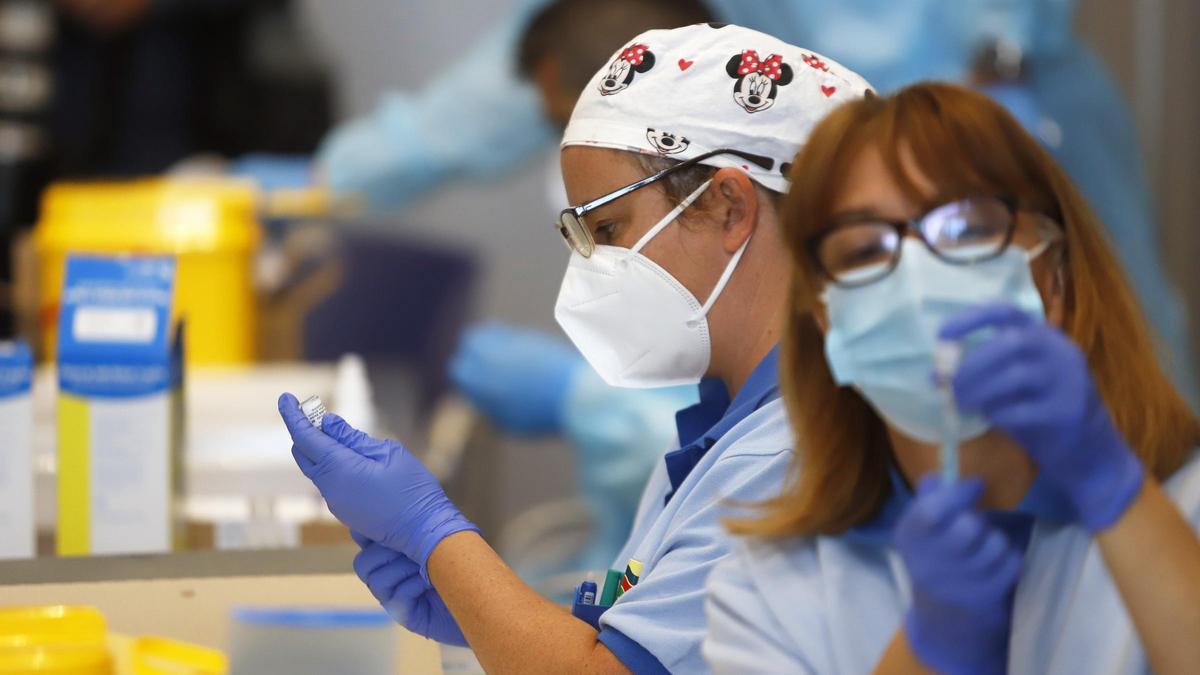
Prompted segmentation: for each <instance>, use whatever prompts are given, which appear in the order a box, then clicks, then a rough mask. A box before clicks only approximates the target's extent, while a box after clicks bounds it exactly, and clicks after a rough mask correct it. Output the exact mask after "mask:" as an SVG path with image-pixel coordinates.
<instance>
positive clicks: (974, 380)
mask: <svg viewBox="0 0 1200 675" xmlns="http://www.w3.org/2000/svg"><path fill="white" fill-rule="evenodd" d="M981 329H991V330H992V331H994V332H993V334H992V335H991V336H990V337H989V338H988V339H987V340H986V341H985V342H983V343H982V344H980V345H979V346H978V347H975V348H972V349H970V350H968V352H967V354H966V356H965V357H964V358H963V362H962V365H961V367H960V368H959V370H958V373H957V374H956V375H955V377H954V382H953V385H954V395H955V398H956V399H957V401H958V405H959V407H961V408H962V409H964V410H968V411H976V410H977V411H979V412H981V413H982V414H983V416H984V417H985V418H987V420H988V421H989V422H990V423H991V424H992V425H994V426H995V427H996V428H998V429H1000V430H1002V431H1004V432H1006V433H1008V434H1009V435H1010V436H1011V437H1012V438H1013V439H1014V440H1016V441H1017V443H1019V444H1021V445H1022V446H1023V447H1024V448H1025V450H1026V452H1028V453H1029V454H1030V456H1031V457H1032V458H1033V460H1034V461H1035V462H1036V463H1037V464H1038V466H1039V468H1040V469H1041V471H1043V472H1044V473H1045V475H1046V478H1047V479H1049V480H1050V481H1051V482H1052V483H1053V484H1054V485H1055V486H1057V487H1058V489H1059V490H1061V491H1062V492H1063V494H1064V495H1066V496H1067V498H1068V499H1069V500H1070V501H1071V503H1072V504H1073V506H1074V508H1075V512H1076V516H1077V517H1078V519H1079V521H1080V522H1081V523H1082V524H1083V525H1084V526H1085V527H1087V528H1088V529H1089V530H1091V531H1092V532H1099V531H1102V530H1105V529H1107V528H1108V527H1110V526H1111V525H1112V524H1113V523H1115V522H1116V521H1117V520H1118V519H1119V518H1120V517H1121V515H1122V514H1123V513H1124V512H1125V510H1126V509H1127V508H1128V507H1129V505H1130V504H1131V503H1132V502H1133V500H1134V498H1136V497H1137V494H1138V492H1139V490H1140V489H1141V486H1142V481H1143V478H1144V473H1145V472H1144V469H1143V468H1142V464H1141V462H1140V460H1138V458H1137V456H1136V455H1134V453H1133V451H1132V450H1130V448H1129V446H1128V445H1127V444H1126V443H1125V440H1124V439H1123V438H1122V437H1121V434H1120V433H1119V432H1118V431H1117V429H1116V427H1115V426H1114V425H1113V422H1112V418H1111V417H1110V416H1109V414H1108V409H1107V407H1106V406H1105V404H1104V401H1103V399H1101V398H1100V395H1099V393H1098V392H1097V391H1096V386H1095V383H1094V382H1093V381H1092V376H1091V372H1090V371H1089V369H1088V363H1087V359H1086V358H1085V357H1084V355H1083V352H1082V351H1081V350H1080V349H1079V347H1078V346H1076V345H1075V343H1074V342H1072V341H1071V339H1070V338H1068V337H1067V336H1066V335H1064V334H1063V333H1062V332H1061V331H1059V330H1058V329H1056V328H1054V327H1053V326H1050V325H1047V324H1045V323H1043V322H1041V321H1039V320H1037V319H1035V318H1034V317H1031V316H1030V315H1029V314H1026V313H1025V312H1023V311H1021V310H1019V309H1017V308H1016V307H1013V306H1011V305H1006V304H993V305H985V306H982V307H979V308H976V309H973V310H970V311H968V312H964V313H963V314H961V315H959V316H957V317H955V318H953V319H951V320H950V321H949V322H947V323H946V325H944V326H943V327H942V329H941V331H940V332H939V338H941V339H943V340H962V339H963V338H965V337H966V336H967V335H969V334H970V333H973V332H975V331H978V330H981Z"/></svg>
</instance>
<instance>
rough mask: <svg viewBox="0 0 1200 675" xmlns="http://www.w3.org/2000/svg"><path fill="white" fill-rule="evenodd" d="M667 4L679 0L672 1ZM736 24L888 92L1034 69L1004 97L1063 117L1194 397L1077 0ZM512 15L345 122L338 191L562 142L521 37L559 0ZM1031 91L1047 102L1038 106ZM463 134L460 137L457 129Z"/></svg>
mask: <svg viewBox="0 0 1200 675" xmlns="http://www.w3.org/2000/svg"><path fill="white" fill-rule="evenodd" d="M664 1H666V0H664ZM706 3H707V4H708V5H709V7H710V8H711V9H712V10H713V12H714V13H715V14H716V15H717V16H718V17H719V19H720V20H722V21H729V22H732V23H735V24H739V25H743V26H749V27H751V28H755V29H758V30H761V31H764V32H767V33H770V34H771V35H774V36H776V37H778V38H780V39H783V40H785V41H787V42H791V43H793V44H802V45H806V46H808V47H811V48H812V49H815V50H817V51H819V52H821V53H823V54H828V55H829V56H831V57H833V58H835V59H837V60H839V61H840V62H841V63H844V64H846V66H847V67H849V68H852V69H854V70H855V71H856V72H858V73H861V74H862V75H863V76H864V77H866V78H867V79H868V80H869V81H871V82H872V83H874V85H875V86H876V87H877V88H878V89H879V90H880V91H891V90H893V89H895V88H897V87H900V86H903V85H906V84H910V83H912V82H915V81H918V80H925V79H943V80H951V81H960V82H965V81H967V80H968V79H969V77H970V76H971V74H972V66H973V63H974V62H975V60H976V58H977V56H978V55H979V53H980V51H981V50H983V49H985V48H991V47H993V46H996V45H1002V47H1003V51H1004V53H1005V54H1006V55H1007V58H1009V59H1015V60H1016V61H1017V62H1019V63H1020V64H1022V69H1023V71H1024V73H1025V75H1024V77H1023V78H1022V80H1021V81H1020V83H1019V85H1020V88H1021V89H1020V90H1019V91H1016V92H1014V91H1012V90H1011V89H1009V88H1000V87H995V86H992V85H990V84H989V90H991V91H996V92H997V94H998V95H1000V96H1001V97H1002V99H1003V100H1004V101H1011V102H1014V103H1016V104H1018V105H1020V106H1021V107H1022V109H1025V108H1027V107H1029V106H1027V105H1026V104H1027V102H1032V104H1033V107H1034V108H1036V109H1037V110H1038V113H1037V115H1036V116H1035V117H1033V118H1032V119H1031V121H1036V122H1037V123H1038V125H1039V129H1038V130H1037V131H1038V132H1039V133H1040V132H1041V128H1040V127H1042V126H1044V125H1043V124H1042V121H1043V120H1044V121H1046V122H1047V123H1048V124H1049V125H1051V126H1053V127H1055V128H1056V132H1055V133H1054V135H1053V139H1052V140H1053V150H1054V153H1055V156H1056V157H1057V158H1058V160H1059V161H1060V162H1061V163H1062V166H1063V167H1064V168H1065V169H1066V171H1067V173H1068V174H1069V175H1070V176H1071V178H1072V179H1073V180H1074V181H1075V183H1076V184H1077V185H1079V186H1080V189H1081V191H1082V192H1083V195H1084V196H1085V197H1086V198H1087V199H1089V200H1090V202H1091V203H1092V205H1093V207H1094V208H1095V209H1096V211H1097V213H1098V215H1099V216H1100V220H1101V221H1102V222H1103V223H1104V224H1105V225H1106V226H1107V227H1108V230H1109V233H1110V235H1111V236H1112V238H1113V240H1114V243H1115V245H1116V250H1117V252H1118V254H1119V255H1120V258H1121V262H1122V263H1123V264H1124V266H1125V270H1126V272H1127V273H1128V274H1129V275H1130V278H1131V279H1132V280H1133V286H1134V289H1135V290H1136V292H1137V294H1138V297H1139V298H1141V300H1142V303H1143V306H1144V307H1145V309H1146V312H1147V313H1148V314H1149V316H1150V320H1151V322H1152V323H1153V324H1154V326H1155V328H1156V329H1157V330H1158V333H1159V335H1160V337H1161V338H1162V340H1163V342H1164V344H1165V351H1164V353H1163V355H1162V356H1163V358H1164V359H1165V360H1166V361H1169V363H1170V366H1171V367H1170V373H1171V375H1172V377H1173V378H1174V380H1175V382H1176V384H1177V385H1178V386H1180V387H1182V388H1183V389H1184V391H1185V393H1187V394H1188V395H1189V396H1191V397H1192V398H1193V399H1195V398H1196V396H1195V389H1194V387H1195V382H1194V380H1193V378H1194V367H1193V362H1192V355H1191V350H1190V346H1189V344H1190V343H1189V338H1188V320H1187V312H1186V311H1185V307H1184V305H1183V303H1182V300H1181V298H1180V297H1179V295H1178V293H1177V292H1176V290H1175V289H1174V288H1173V287H1172V286H1171V284H1170V283H1169V282H1168V280H1167V277H1166V274H1165V273H1164V271H1163V265H1162V262H1161V256H1160V255H1159V250H1158V232H1159V227H1158V221H1157V218H1156V217H1155V214H1154V210H1153V208H1152V205H1151V201H1150V194H1149V191H1148V189H1147V185H1146V177H1145V175H1144V173H1143V170H1142V168H1141V163H1142V159H1141V153H1140V150H1139V148H1138V143H1137V135H1136V130H1135V129H1134V126H1133V121H1132V118H1131V116H1130V114H1129V110H1128V106H1127V105H1126V104H1125V102H1124V99H1123V98H1122V96H1121V95H1120V93H1119V91H1118V89H1117V87H1116V86H1115V85H1114V83H1113V82H1112V80H1111V78H1110V77H1109V75H1108V74H1107V72H1106V70H1105V68H1104V66H1103V65H1102V64H1101V63H1100V61H1099V59H1098V58H1097V57H1096V56H1095V54H1094V53H1093V52H1092V51H1091V49H1089V48H1088V47H1087V46H1086V45H1085V44H1083V42H1082V41H1080V40H1079V39H1078V38H1077V37H1076V36H1075V34H1074V33H1073V29H1072V25H1071V24H1072V19H1073V16H1074V6H1075V2H1074V0H1018V1H1013V0H894V1H892V2H880V1H879V0H839V1H838V2H829V1H828V0H755V1H754V2H746V1H745V0H706ZM515 4H516V9H515V10H514V11H513V13H512V14H511V15H510V17H509V19H508V20H507V21H506V22H505V23H502V24H501V25H499V26H497V27H496V28H495V29H493V30H492V32H491V33H490V34H488V35H487V36H486V37H485V38H483V39H482V40H480V41H478V42H477V43H476V44H475V45H474V46H473V47H471V48H470V49H468V50H467V51H466V52H465V53H464V54H463V56H462V57H461V58H460V60H459V61H457V62H456V63H454V64H453V65H451V66H449V67H448V68H447V69H446V71H445V72H442V73H439V74H438V75H437V77H434V78H432V79H431V80H430V82H429V84H427V85H426V86H424V87H422V88H421V89H418V90H415V91H409V92H403V93H401V92H392V93H389V94H387V95H386V96H384V97H383V98H382V99H381V101H380V103H379V104H378V105H377V106H376V108H375V109H374V110H373V111H372V112H371V113H370V114H369V115H367V116H364V117H362V118H359V119H356V120H352V121H350V122H347V123H345V124H343V125H342V126H340V127H339V128H338V129H336V130H335V131H334V132H333V133H332V134H331V135H330V136H329V137H328V138H327V139H326V140H325V142H324V143H323V145H322V148H321V151H320V152H319V154H318V157H317V160H318V164H319V165H320V166H321V167H322V172H323V174H324V175H325V177H326V178H327V180H328V181H329V184H330V186H331V187H332V188H333V189H334V190H336V191H339V192H352V193H362V194H366V195H367V196H368V201H369V202H370V204H371V205H372V206H373V207H374V208H376V209H388V208H400V207H403V206H406V205H408V204H411V203H412V202H413V201H414V200H415V199H417V198H419V197H420V196H422V195H425V194H427V193H428V192H429V191H430V190H432V189H433V188H435V187H437V186H439V185H443V184H445V183H446V182H447V181H450V180H453V179H464V178H465V179H477V178H482V177H488V176H495V175H497V174H500V173H502V172H504V171H507V170H510V169H512V168H513V167H515V166H518V165H520V163H521V162H523V161H525V160H528V159H529V158H531V157H532V156H533V155H534V154H536V153H537V152H538V151H540V150H541V149H543V148H545V147H546V146H547V145H548V144H549V143H550V142H551V139H552V138H553V137H554V128H553V124H552V123H551V122H550V121H549V120H548V118H547V117H546V116H545V115H544V114H542V110H543V108H542V105H541V101H540V99H539V96H538V92H537V90H536V89H535V87H534V86H532V83H529V82H523V81H521V79H520V77H519V76H518V69H517V68H515V67H514V53H515V52H516V50H515V49H514V46H515V45H516V43H517V41H518V36H519V35H520V33H521V28H522V26H523V25H525V23H526V22H527V21H528V20H529V17H530V16H531V15H532V14H533V13H534V12H535V11H536V10H537V8H538V7H540V6H542V5H544V4H546V0H522V1H521V2H518V3H515ZM1030 99H1032V101H1030ZM447 128H449V129H454V133H453V134H445V133H442V130H443V129H447Z"/></svg>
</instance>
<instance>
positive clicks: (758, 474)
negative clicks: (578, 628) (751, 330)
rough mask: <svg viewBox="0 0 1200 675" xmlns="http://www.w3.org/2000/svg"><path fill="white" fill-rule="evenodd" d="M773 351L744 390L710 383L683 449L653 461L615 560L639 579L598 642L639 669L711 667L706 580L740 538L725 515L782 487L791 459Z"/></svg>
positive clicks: (680, 424) (686, 421)
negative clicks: (634, 565) (703, 648)
mask: <svg viewBox="0 0 1200 675" xmlns="http://www.w3.org/2000/svg"><path fill="white" fill-rule="evenodd" d="M778 367H779V353H778V348H775V349H773V350H771V352H769V353H768V354H767V355H766V356H765V357H764V358H763V360H762V361H761V362H760V363H759V365H758V366H757V367H756V368H755V370H754V371H753V373H751V375H750V377H749V378H748V379H747V380H746V383H745V384H744V385H743V386H742V388H741V390H740V391H739V392H738V393H737V396H735V397H734V398H733V400H732V401H730V400H729V397H728V395H727V394H726V392H725V389H724V387H723V386H722V385H721V383H720V382H719V381H714V380H705V381H704V382H702V383H701V387H700V402H699V403H697V404H696V405H694V406H691V407H689V408H685V409H683V410H681V411H679V413H678V414H677V415H676V426H677V429H678V431H679V438H680V441H681V443H680V447H679V448H678V449H677V450H674V451H672V452H670V453H668V454H667V455H666V457H665V461H663V462H662V463H660V464H659V465H658V466H657V467H655V471H654V473H653V474H652V475H651V477H650V481H649V484H648V485H647V486H646V491H645V492H644V493H643V495H642V500H641V504H640V506H639V508H638V515H637V518H636V519H635V521H634V525H633V531H632V534H631V535H630V538H629V540H628V542H627V543H626V545H625V548H624V550H622V552H621V554H620V555H619V556H618V558H617V560H616V561H615V562H614V563H613V568H614V569H620V570H624V569H625V568H626V566H627V565H629V562H630V560H635V561H637V562H639V563H641V566H642V571H641V574H640V576H639V581H638V583H637V585H636V586H634V587H633V588H632V589H630V590H629V591H627V592H626V593H625V594H624V595H622V596H621V597H620V598H619V599H618V600H617V602H616V603H615V604H614V605H613V606H612V608H611V609H609V610H608V611H607V612H605V613H604V615H603V616H602V617H601V618H600V636H599V640H600V641H601V642H603V643H604V644H605V645H606V646H607V647H608V648H609V649H610V650H611V651H612V652H613V654H615V655H616V656H617V658H618V659H620V660H621V662H622V663H624V664H625V666H626V667H627V668H629V669H630V670H631V671H633V672H635V673H664V672H687V673H696V672H707V670H708V668H707V666H706V664H705V663H704V659H703V658H702V656H701V654H700V645H701V643H702V641H703V639H704V635H705V632H706V625H705V621H704V584H705V581H706V580H707V578H708V574H709V572H710V571H711V570H712V569H713V567H714V566H715V565H716V564H717V562H718V561H720V560H721V559H723V558H725V557H726V556H727V555H729V553H730V552H731V551H732V548H733V542H732V540H731V538H730V537H729V535H728V533H727V532H726V531H725V529H724V527H723V525H722V523H721V521H722V519H724V518H726V517H729V516H736V515H746V514H747V512H746V511H745V510H739V508H738V507H736V506H735V504H737V503H741V504H748V503H754V502H759V501H762V500H764V499H767V498H770V497H772V496H774V495H776V494H778V492H779V489H780V486H781V484H782V482H783V479H784V477H785V476H786V474H787V471H788V466H789V465H790V463H791V458H792V454H793V453H792V432H791V427H790V425H789V424H788V420H787V414H786V412H785V410H784V407H783V402H782V401H781V400H780V399H779V378H778Z"/></svg>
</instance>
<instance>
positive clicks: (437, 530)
mask: <svg viewBox="0 0 1200 675" xmlns="http://www.w3.org/2000/svg"><path fill="white" fill-rule="evenodd" d="M459 532H474V533H476V534H479V535H480V536H482V533H481V532H480V531H479V527H478V526H477V525H475V523H472V522H471V521H469V520H467V519H466V518H465V517H463V515H462V514H461V513H459V512H458V511H457V510H455V511H454V512H453V513H452V514H451V515H450V517H449V518H447V519H446V520H444V521H443V522H441V523H439V524H438V525H436V526H434V527H431V528H429V530H428V531H427V535H428V536H426V537H424V540H425V541H424V543H423V545H422V546H421V555H420V558H419V559H417V560H416V562H417V564H419V565H420V566H421V579H423V580H424V581H425V583H426V584H428V586H429V587H430V588H433V582H432V581H430V580H429V556H431V555H433V550H434V549H435V548H437V546H438V544H440V543H442V540H443V539H445V538H446V537H449V536H450V535H452V534H458V533H459Z"/></svg>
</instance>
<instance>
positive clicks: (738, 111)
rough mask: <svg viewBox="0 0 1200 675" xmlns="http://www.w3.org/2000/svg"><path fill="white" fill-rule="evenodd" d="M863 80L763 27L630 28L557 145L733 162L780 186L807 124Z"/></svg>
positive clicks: (856, 94)
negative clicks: (722, 151) (636, 31)
mask: <svg viewBox="0 0 1200 675" xmlns="http://www.w3.org/2000/svg"><path fill="white" fill-rule="evenodd" d="M869 90H870V85H869V84H867V81H866V80H864V79H863V78H861V77H859V76H858V75H857V74H855V73H854V72H852V71H850V70H848V69H847V68H845V67H843V66H842V65H840V64H838V63H836V62H834V61H832V60H830V59H827V58H825V57H824V56H821V55H820V54H816V53H814V52H810V51H808V50H805V49H801V48H799V47H794V46H792V45H790V44H788V43H786V42H783V41H781V40H778V39H776V38H773V37H771V36H770V35H767V34H765V33H760V32H758V31H754V30H750V29H749V28H743V27H741V26H734V25H727V24H718V23H711V24H696V25H694V26H686V27H684V28H675V29H671V30H651V31H646V32H645V33H642V34H641V35H638V36H637V37H635V38H634V39H633V40H631V41H630V42H629V43H628V44H627V45H626V46H625V47H624V48H622V49H621V50H620V51H618V52H617V53H616V54H615V55H614V56H613V58H612V60H611V61H610V63H609V65H607V66H605V67H604V68H602V69H601V70H600V72H598V73H596V75H595V76H594V77H593V78H592V80H591V82H590V83H589V84H588V87H587V89H585V90H584V92H583V94H582V95H581V96H580V97H579V102H578V103H577V104H576V105H575V111H574V112H573V113H572V115H571V121H570V123H569V124H568V125H567V130H566V132H565V133H564V134H563V140H562V147H567V146H570V145H592V146H597V147H602V148H612V149H616V150H627V151H631V152H640V153H644V154H650V155H658V156H661V157H670V158H671V159H678V160H684V159H688V158H690V157H695V156H696V155H700V154H703V153H705V152H708V151H710V150H716V149H719V148H729V149H732V150H738V151H741V152H743V153H747V154H749V155H752V156H755V157H757V158H759V161H758V162H751V161H749V160H746V159H743V158H741V157H738V156H736V155H717V156H715V157H712V158H710V159H707V160H705V161H704V163H705V164H709V165H712V166H717V167H727V166H728V167H741V168H742V169H744V170H745V171H746V172H747V173H749V175H750V177H751V178H753V179H754V180H755V181H757V182H758V183H759V184H761V185H763V186H764V187H767V188H769V189H771V190H774V191H776V192H787V189H788V181H787V173H788V169H789V168H790V167H791V161H792V158H793V157H795V155H796V153H797V152H798V151H799V150H800V147H801V146H802V145H804V141H805V140H806V139H807V138H808V134H809V132H810V131H812V128H813V126H814V125H816V123H817V122H819V121H820V120H821V118H823V117H824V116H825V115H826V114H828V113H829V112H830V111H832V110H833V109H834V108H836V107H837V106H838V105H840V104H842V103H845V102H847V101H851V100H853V99H857V98H861V97H863V96H864V95H865V94H866V92H867V91H869Z"/></svg>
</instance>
